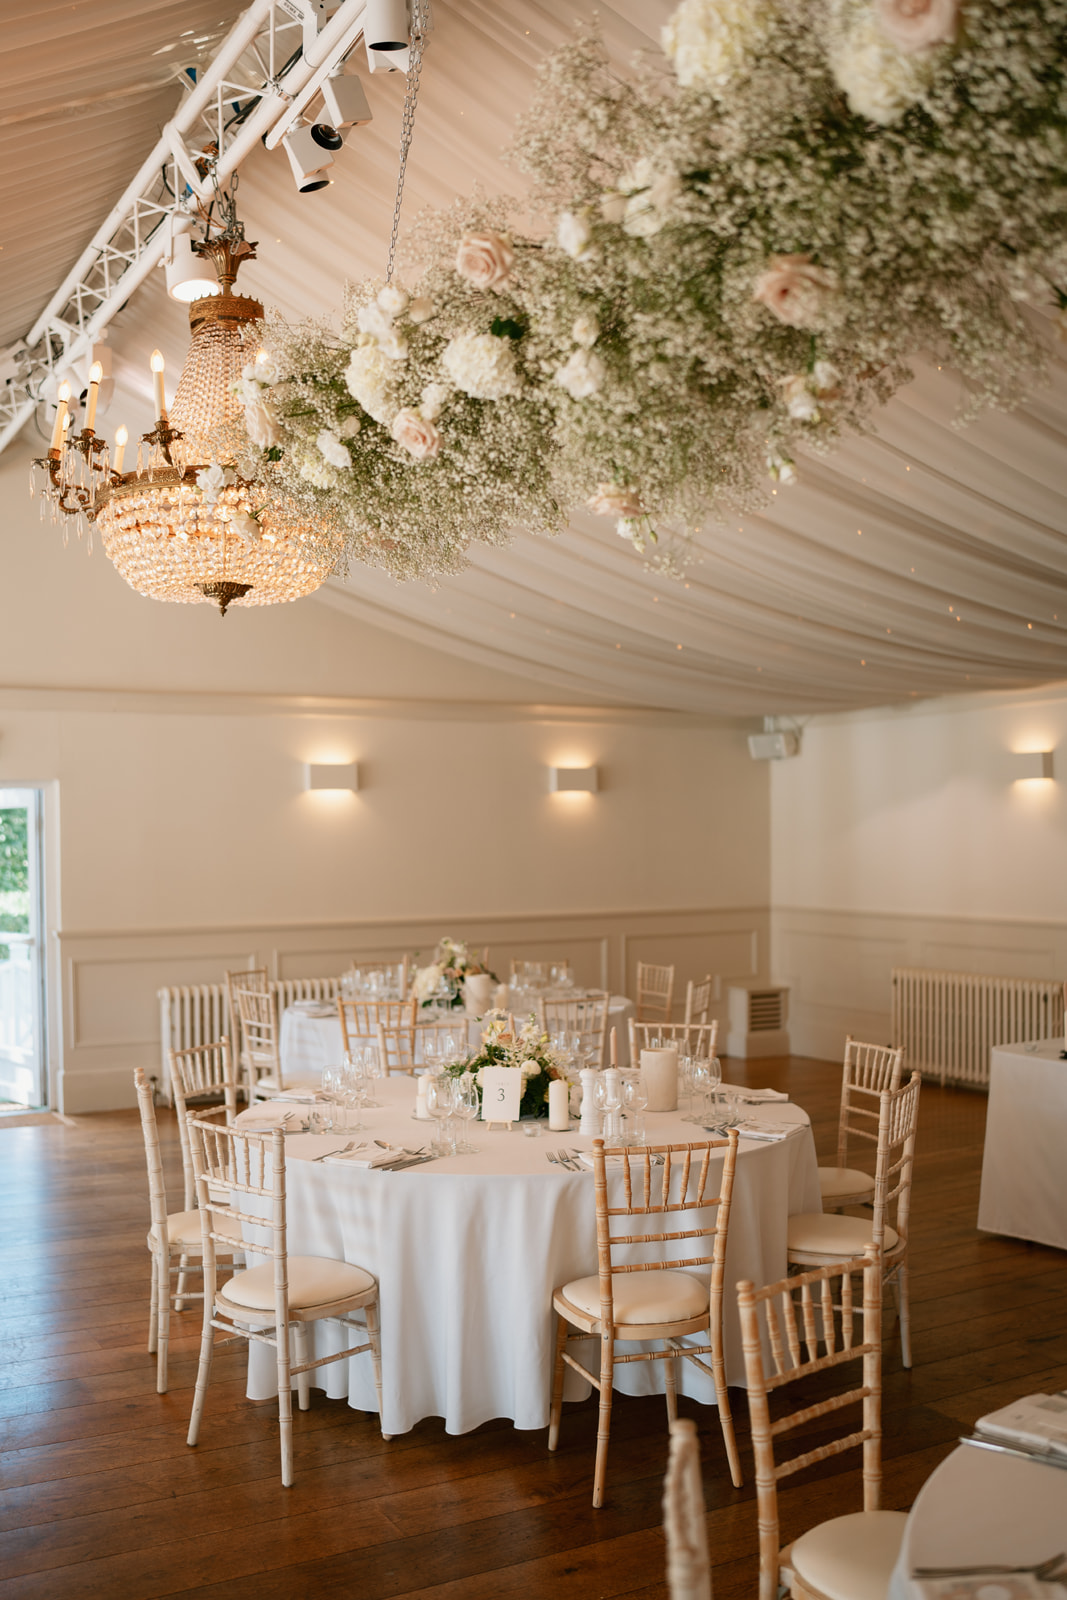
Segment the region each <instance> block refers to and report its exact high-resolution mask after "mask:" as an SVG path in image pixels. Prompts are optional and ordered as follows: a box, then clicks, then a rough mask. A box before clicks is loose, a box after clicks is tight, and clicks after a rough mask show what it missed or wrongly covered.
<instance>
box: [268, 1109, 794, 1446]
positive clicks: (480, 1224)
mask: <svg viewBox="0 0 1067 1600" xmlns="http://www.w3.org/2000/svg"><path fill="white" fill-rule="evenodd" d="M375 1091H376V1093H377V1095H378V1098H379V1099H381V1100H382V1101H383V1102H385V1103H384V1105H383V1107H382V1109H380V1110H377V1111H369V1112H367V1113H366V1121H367V1123H368V1131H366V1132H363V1133H360V1134H357V1135H355V1136H354V1137H355V1138H357V1139H367V1140H372V1139H374V1138H381V1139H386V1140H389V1141H390V1142H391V1143H393V1144H403V1145H407V1146H409V1147H413V1146H418V1145H421V1144H423V1143H424V1142H428V1140H429V1138H430V1136H431V1134H432V1131H433V1128H432V1125H428V1124H427V1123H425V1122H415V1121H413V1120H412V1115H413V1111H414V1105H415V1089H414V1085H413V1083H412V1082H411V1080H410V1079H407V1078H391V1079H388V1080H386V1081H384V1082H379V1083H376V1084H375ZM760 1110H761V1112H762V1114H763V1115H764V1116H765V1118H766V1120H773V1121H795V1122H797V1123H798V1124H799V1127H798V1131H797V1132H796V1133H794V1134H790V1136H789V1137H788V1138H787V1139H785V1140H783V1141H782V1142H781V1143H778V1144H769V1143H757V1142H755V1141H752V1140H743V1141H742V1143H741V1146H740V1153H739V1159H738V1163H737V1176H736V1179H735V1184H734V1199H733V1211H732V1214H731V1218H730V1240H729V1247H728V1253H727V1261H726V1296H725V1304H726V1371H727V1379H728V1381H729V1382H731V1383H733V1384H743V1382H744V1361H743V1358H742V1351H741V1337H740V1328H739V1325H738V1317H737V1306H736V1299H735V1296H734V1292H733V1286H734V1284H735V1283H736V1282H737V1280H738V1279H739V1278H752V1279H753V1280H754V1281H755V1282H756V1283H759V1284H763V1283H770V1282H772V1281H773V1280H775V1279H777V1278H780V1277H783V1276H784V1274H785V1270H786V1228H787V1220H788V1218H789V1216H790V1215H791V1214H792V1213H794V1212H798V1211H819V1210H820V1209H821V1201H820V1198H819V1179H818V1169H817V1165H816V1158H815V1145H814V1141H813V1139H812V1136H811V1128H810V1125H809V1123H808V1119H807V1116H806V1115H805V1113H804V1112H803V1111H802V1110H800V1108H799V1107H797V1106H790V1105H785V1104H781V1103H778V1104H774V1105H771V1106H768V1107H765V1108H760ZM646 1115H647V1123H648V1134H649V1142H650V1143H657V1144H664V1143H683V1142H696V1141H699V1140H702V1139H704V1138H706V1137H707V1135H706V1134H705V1133H704V1132H703V1130H702V1129H701V1128H699V1127H695V1126H694V1125H693V1124H691V1123H685V1122H683V1121H682V1120H681V1117H680V1115H679V1114H678V1113H674V1112H665V1113H661V1114H658V1115H652V1114H650V1113H649V1114H646ZM469 1131H470V1134H471V1142H472V1143H473V1144H475V1145H477V1146H479V1147H480V1152H481V1153H480V1154H477V1155H471V1156H459V1157H455V1158H451V1157H449V1158H445V1159H442V1160H439V1161H436V1162H434V1163H433V1164H432V1165H428V1166H424V1167H415V1168H412V1169H410V1170H409V1171H407V1172H395V1173H389V1172H373V1171H367V1170H365V1169H360V1168H357V1167H351V1166H344V1165H331V1164H326V1163H315V1162H313V1161H311V1160H309V1159H308V1158H309V1157H310V1156H312V1155H314V1154H316V1153H321V1151H322V1150H323V1149H325V1148H327V1145H326V1143H325V1140H324V1139H323V1138H322V1137H321V1136H320V1137H314V1136H312V1135H310V1134H293V1135H290V1136H289V1137H287V1139H286V1156H287V1162H286V1167H287V1173H286V1187H287V1195H288V1217H289V1249H290V1250H291V1251H293V1252H294V1253H301V1254H305V1255H322V1256H333V1257H336V1258H341V1259H344V1260H347V1261H351V1262H353V1263H355V1264H356V1265H358V1266H362V1267H365V1268H366V1269H367V1271H368V1272H373V1273H374V1274H375V1276H376V1277H377V1279H378V1282H379V1285H380V1299H381V1317H382V1380H383V1407H384V1416H383V1427H384V1429H385V1431H386V1432H387V1433H394V1434H398V1433H405V1432H406V1431H407V1430H408V1429H409V1428H411V1427H413V1426H414V1425H415V1423H417V1422H418V1421H420V1420H421V1419H422V1418H423V1417H444V1419H445V1426H446V1428H447V1430H448V1432H450V1433H466V1432H467V1431H468V1430H469V1429H471V1428H476V1427H478V1426H479V1425H480V1424H481V1423H483V1422H487V1421H489V1420H490V1419H491V1418H493V1417H510V1418H511V1419H512V1420H513V1421H514V1423H515V1425H516V1427H519V1428H541V1427H544V1426H546V1424H547V1422H548V1406H549V1386H550V1375H551V1366H552V1356H553V1346H554V1332H555V1318H554V1315H553V1312H552V1291H553V1290H554V1289H555V1288H557V1287H558V1286H559V1285H560V1284H562V1283H566V1282H567V1281H568V1280H570V1279H572V1278H577V1277H584V1276H585V1275H586V1274H588V1273H594V1272H595V1271H596V1264H597V1252H596V1219H595V1212H594V1204H593V1174H592V1171H591V1170H590V1171H582V1172H578V1173H573V1172H568V1171H566V1170H565V1169H563V1168H557V1167H554V1166H552V1165H550V1163H549V1162H548V1160H547V1157H546V1154H545V1152H546V1151H547V1150H549V1149H552V1148H554V1147H555V1146H558V1145H566V1146H568V1147H569V1148H585V1149H588V1148H589V1147H590V1146H591V1145H592V1140H591V1139H588V1138H583V1137H582V1136H581V1135H579V1134H577V1133H573V1132H572V1133H569V1134H558V1133H557V1134H553V1133H549V1132H548V1129H547V1124H546V1125H544V1132H543V1133H542V1135H541V1137H539V1138H532V1139H531V1138H527V1137H525V1136H524V1135H523V1134H522V1133H521V1132H520V1131H519V1129H518V1128H516V1129H515V1130H514V1131H513V1132H512V1133H505V1132H503V1131H493V1132H490V1131H488V1130H487V1129H486V1128H485V1126H484V1124H482V1123H480V1122H475V1123H473V1124H471V1125H470V1129H469ZM336 1143H337V1141H335V1146H336ZM719 1159H720V1160H721V1158H719ZM710 1183H711V1185H712V1186H713V1188H712V1192H715V1193H717V1192H718V1189H717V1183H716V1180H715V1176H714V1173H713V1175H712V1178H711V1180H710ZM710 1215H711V1213H710V1212H709V1217H710ZM645 1259H647V1256H646V1257H645ZM315 1337H316V1339H317V1340H318V1341H319V1343H318V1344H317V1347H316V1348H317V1349H318V1350H319V1351H324V1352H326V1353H329V1352H330V1351H332V1350H339V1349H342V1348H343V1345H342V1344H341V1343H340V1338H341V1335H340V1332H339V1330H338V1329H337V1328H335V1327H334V1328H331V1327H329V1326H328V1325H323V1324H319V1325H316V1333H315ZM677 1367H678V1381H679V1388H680V1390H681V1391H682V1393H684V1394H690V1395H692V1396H694V1397H695V1398H696V1399H698V1400H700V1401H702V1402H704V1403H709V1404H713V1403H714V1392H713V1389H712V1386H711V1383H710V1381H709V1380H706V1379H704V1377H703V1376H702V1375H701V1374H700V1373H699V1372H698V1371H697V1370H696V1368H694V1367H693V1366H692V1364H691V1363H690V1362H687V1361H679V1362H678V1363H677ZM346 1368H347V1370H346ZM653 1368H654V1370H653ZM616 1379H617V1386H618V1388H619V1390H620V1391H621V1392H624V1393H630V1394H633V1393H641V1394H646V1393H650V1392H653V1391H654V1390H659V1391H660V1392H661V1391H662V1385H663V1370H662V1363H650V1362H640V1363H633V1364H631V1365H629V1366H626V1367H622V1368H618V1369H616ZM275 1381H276V1380H275V1368H274V1361H273V1354H272V1352H271V1351H270V1350H269V1349H267V1348H265V1347H263V1348H261V1347H260V1346H258V1345H253V1347H252V1349H251V1351H250V1358H249V1388H248V1393H249V1396H250V1398H252V1399H266V1398H267V1397H268V1396H269V1395H271V1394H272V1393H274V1392H275V1388H274V1385H275ZM316 1381H319V1382H321V1383H322V1384H323V1385H324V1386H325V1388H326V1392H327V1393H328V1394H329V1395H331V1396H333V1397H335V1398H337V1397H344V1396H347V1398H348V1400H349V1403H350V1404H351V1405H353V1406H356V1407H358V1408H359V1409H361V1410H365V1411H374V1410H376V1409H377V1405H376V1401H375V1397H374V1386H373V1382H372V1378H371V1368H370V1362H369V1358H368V1359H367V1360H364V1358H363V1357H358V1358H357V1359H355V1360H353V1361H350V1362H347V1363H345V1362H338V1363H336V1364H335V1365H333V1366H329V1367H326V1368H324V1369H322V1373H321V1376H320V1377H319V1378H318V1379H317V1380H316ZM577 1383H578V1380H577V1379H576V1378H575V1379H574V1384H575V1385H577ZM569 1392H570V1394H571V1395H572V1396H573V1397H575V1398H577V1397H578V1396H579V1395H580V1394H581V1393H582V1392H584V1390H583V1389H578V1390H575V1389H574V1387H573V1386H572V1388H571V1390H570V1391H569Z"/></svg>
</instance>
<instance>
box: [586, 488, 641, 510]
mask: <svg viewBox="0 0 1067 1600" xmlns="http://www.w3.org/2000/svg"><path fill="white" fill-rule="evenodd" d="M585 503H586V505H587V506H588V507H589V509H590V511H595V512H596V514H597V516H598V517H643V516H644V514H645V508H644V506H643V505H642V504H641V496H640V495H639V494H638V492H637V490H636V489H626V488H620V486H619V485H618V484H617V483H598V484H597V486H596V494H594V495H591V496H590V498H589V499H588V500H587V501H586V502H585Z"/></svg>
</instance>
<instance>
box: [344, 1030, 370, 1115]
mask: <svg viewBox="0 0 1067 1600" xmlns="http://www.w3.org/2000/svg"><path fill="white" fill-rule="evenodd" d="M366 1074H367V1059H366V1051H364V1050H352V1051H350V1052H349V1054H348V1055H346V1056H345V1066H344V1074H343V1079H342V1095H341V1098H342V1100H343V1102H344V1105H345V1106H346V1107H347V1108H348V1110H351V1111H354V1112H355V1114H356V1120H355V1121H354V1122H351V1121H349V1120H348V1116H347V1112H346V1117H345V1126H346V1127H347V1128H350V1129H352V1130H353V1131H354V1132H356V1133H359V1132H362V1130H363V1129H364V1128H365V1127H366V1126H367V1124H366V1123H365V1122H364V1121H363V1106H364V1104H365V1095H366V1090H367V1075H366Z"/></svg>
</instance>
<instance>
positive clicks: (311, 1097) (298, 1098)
mask: <svg viewBox="0 0 1067 1600" xmlns="http://www.w3.org/2000/svg"><path fill="white" fill-rule="evenodd" d="M325 1099H326V1096H325V1095H324V1094H323V1093H322V1091H321V1090H320V1089H283V1090H282V1093H281V1094H272V1095H271V1097H270V1102H269V1103H270V1104H271V1105H276V1104H277V1103H278V1101H279V1100H285V1101H287V1102H288V1104H290V1105H294V1106H313V1105H317V1104H318V1103H319V1102H320V1101H322V1100H325Z"/></svg>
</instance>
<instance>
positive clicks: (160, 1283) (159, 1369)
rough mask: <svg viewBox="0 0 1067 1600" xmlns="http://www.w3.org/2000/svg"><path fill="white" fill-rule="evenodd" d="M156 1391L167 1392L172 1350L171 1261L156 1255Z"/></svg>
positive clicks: (159, 1392)
mask: <svg viewBox="0 0 1067 1600" xmlns="http://www.w3.org/2000/svg"><path fill="white" fill-rule="evenodd" d="M156 1285H157V1287H156V1292H155V1295H154V1297H153V1298H154V1299H155V1302H156V1316H157V1323H156V1393H157V1394H166V1392H167V1363H168V1358H169V1352H170V1261H169V1260H168V1259H167V1258H166V1257H165V1256H163V1255H162V1254H161V1253H160V1254H158V1255H157V1256H156Z"/></svg>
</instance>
